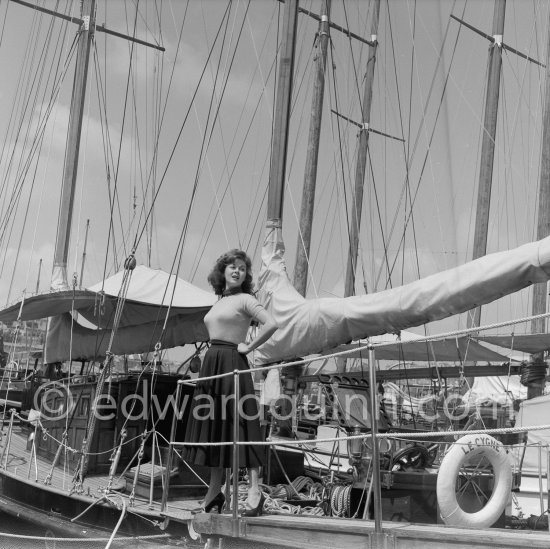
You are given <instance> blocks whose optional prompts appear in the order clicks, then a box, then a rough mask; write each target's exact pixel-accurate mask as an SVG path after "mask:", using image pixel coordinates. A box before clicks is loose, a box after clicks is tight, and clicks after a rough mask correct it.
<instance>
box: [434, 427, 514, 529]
mask: <svg viewBox="0 0 550 549" xmlns="http://www.w3.org/2000/svg"><path fill="white" fill-rule="evenodd" d="M482 456H483V457H485V458H487V460H488V461H489V462H490V463H491V465H492V467H493V474H494V486H493V492H492V494H491V497H490V498H489V501H488V502H487V504H486V505H485V506H484V507H483V508H482V509H480V510H479V511H477V512H476V513H468V512H466V511H464V510H463V509H462V508H461V507H460V505H459V503H458V500H457V497H456V481H457V479H458V476H459V472H460V469H461V467H463V466H464V465H465V464H466V465H467V464H468V463H467V462H468V461H469V460H471V459H472V458H478V457H479V458H480V457H482ZM511 489H512V466H511V463H510V458H509V456H508V453H507V451H506V449H505V448H504V446H503V445H502V443H501V442H500V441H498V440H496V439H495V438H493V437H492V436H489V435H486V434H481V435H479V434H478V435H474V434H471V435H465V436H463V437H462V438H460V439H458V440H457V441H456V442H455V443H454V444H453V445H452V446H451V448H450V450H449V451H448V452H447V453H446V454H445V457H444V458H443V461H442V462H441V466H440V468H439V472H438V475H437V503H438V505H439V510H440V515H441V518H442V519H443V522H445V524H447V525H448V526H465V527H468V528H488V527H490V526H492V525H493V524H494V523H495V522H496V521H497V520H498V518H499V517H500V515H501V514H502V511H503V510H504V507H505V506H506V503H507V502H508V498H509V497H510V492H511Z"/></svg>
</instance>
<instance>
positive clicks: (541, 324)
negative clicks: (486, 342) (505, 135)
mask: <svg viewBox="0 0 550 549" xmlns="http://www.w3.org/2000/svg"><path fill="white" fill-rule="evenodd" d="M547 33H548V38H547V40H548V42H547V45H546V82H545V92H544V113H543V119H542V147H541V158H540V179H539V202H538V209H539V211H538V223H537V240H540V239H541V238H544V237H545V236H548V235H549V234H550V11H549V12H548V29H547ZM547 293H548V284H547V283H546V282H544V283H542V282H541V283H539V284H535V285H534V286H533V315H540V314H544V313H546V294H547ZM531 332H533V333H534V334H540V333H544V332H546V319H545V318H539V319H536V320H533V321H532V322H531Z"/></svg>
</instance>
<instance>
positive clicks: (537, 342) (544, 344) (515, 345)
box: [476, 334, 550, 354]
mask: <svg viewBox="0 0 550 549" xmlns="http://www.w3.org/2000/svg"><path fill="white" fill-rule="evenodd" d="M476 339H477V340H478V341H485V342H486V343H490V344H491V345H498V346H499V347H503V348H504V349H509V350H510V352H513V351H516V352H517V351H519V352H522V353H529V354H535V353H542V352H543V351H547V350H548V349H550V334H518V335H508V336H480V337H476Z"/></svg>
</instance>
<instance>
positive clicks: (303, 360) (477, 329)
mask: <svg viewBox="0 0 550 549" xmlns="http://www.w3.org/2000/svg"><path fill="white" fill-rule="evenodd" d="M548 317H550V313H543V314H539V315H532V316H528V317H523V318H519V319H514V320H508V321H504V322H495V323H493V324H486V325H484V326H477V327H474V328H465V329H463V330H453V331H451V332H443V333H439V334H435V335H432V336H425V337H419V338H418V339H414V340H413V341H414V343H429V342H432V341H437V340H440V339H448V338H452V337H459V336H464V335H468V334H472V333H478V332H483V331H487V330H494V329H496V328H503V327H505V326H513V325H516V324H523V323H526V322H531V321H532V320H538V319H541V318H548ZM393 345H395V342H394V341H390V342H384V343H372V342H369V343H366V344H365V345H364V346H361V345H359V346H356V347H353V349H346V350H344V351H337V352H334V353H331V354H323V355H322V356H314V357H309V358H301V359H300V360H295V361H291V362H284V363H281V364H270V365H268V366H255V367H254V368H253V369H252V370H235V371H231V372H226V373H224V374H216V375H212V376H204V377H196V378H194V379H192V380H180V381H178V383H182V384H184V385H194V384H195V383H197V382H198V381H210V380H213V379H220V378H224V377H229V376H232V375H235V374H237V375H241V374H249V373H251V372H252V371H254V372H263V371H268V370H281V369H283V368H288V367H290V366H297V365H304V364H310V363H312V362H316V361H318V360H327V359H329V358H339V357H345V356H347V355H349V354H353V353H356V352H357V351H361V350H365V351H368V350H369V349H371V348H372V349H374V350H375V351H376V349H383V348H384V347H391V346H393Z"/></svg>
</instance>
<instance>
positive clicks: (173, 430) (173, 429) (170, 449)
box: [160, 380, 182, 513]
mask: <svg viewBox="0 0 550 549" xmlns="http://www.w3.org/2000/svg"><path fill="white" fill-rule="evenodd" d="M181 385H182V381H181V380H180V381H178V384H177V386H176V409H175V411H174V415H173V416H172V425H171V427H170V440H169V441H168V456H167V457H166V472H165V477H164V489H163V491H162V500H161V503H160V512H161V513H164V511H165V510H166V502H167V501H168V491H169V490H170V469H172V453H173V452H174V448H173V446H172V445H173V444H174V442H175V440H176V429H177V421H178V416H179V413H178V412H179V405H180V398H181Z"/></svg>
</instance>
